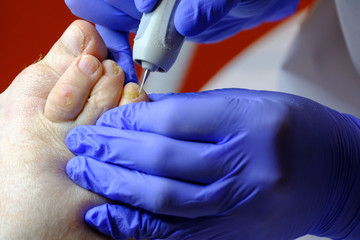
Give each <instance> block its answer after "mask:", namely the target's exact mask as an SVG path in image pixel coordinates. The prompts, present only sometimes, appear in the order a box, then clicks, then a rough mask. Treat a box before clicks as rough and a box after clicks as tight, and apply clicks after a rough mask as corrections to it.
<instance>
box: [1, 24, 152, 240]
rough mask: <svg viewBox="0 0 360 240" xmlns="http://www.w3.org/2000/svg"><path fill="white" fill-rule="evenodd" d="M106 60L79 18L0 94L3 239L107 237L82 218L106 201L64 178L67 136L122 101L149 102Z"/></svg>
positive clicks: (94, 36) (91, 30) (68, 155)
mask: <svg viewBox="0 0 360 240" xmlns="http://www.w3.org/2000/svg"><path fill="white" fill-rule="evenodd" d="M106 58H107V49H106V47H105V44H104V42H103V40H102V39H101V37H100V36H99V34H98V33H97V31H96V30H95V28H94V27H93V26H92V25H91V24H89V23H87V22H85V21H75V22H74V23H73V24H71V26H70V27H69V28H68V29H67V30H66V31H65V33H64V34H63V36H62V37H61V38H60V39H59V40H58V42H56V43H55V45H54V46H53V47H52V49H51V50H50V52H49V53H48V54H47V55H46V56H45V58H44V59H42V60H41V61H39V62H37V63H35V64H33V65H31V66H29V67H28V68H26V69H25V70H24V71H23V72H22V73H20V74H19V75H18V76H17V77H16V79H15V80H14V81H13V83H12V84H11V85H10V86H9V88H8V89H7V90H6V91H4V92H3V93H2V94H1V95H0V127H1V130H0V143H1V144H0V152H1V158H0V229H1V230H0V239H10V240H11V239H107V238H106V237H105V236H102V235H99V234H98V233H96V232H94V231H93V230H91V229H90V228H89V227H88V226H86V224H85V222H84V220H83V217H84V214H85V212H86V210H87V209H89V208H90V207H93V206H95V205H98V204H102V203H104V202H106V201H107V200H106V199H104V198H102V197H100V196H98V195H96V194H94V193H91V192H89V191H86V190H84V189H82V188H80V187H78V186H77V185H75V184H74V183H73V182H72V181H71V180H70V179H69V178H68V177H67V175H66V172H65V165H66V162H67V161H68V160H69V159H70V158H72V157H73V155H72V153H71V152H70V151H69V150H68V149H67V147H66V145H65V137H66V134H67V133H68V132H69V131H70V130H71V129H72V128H74V127H76V126H79V125H84V124H94V123H95V122H96V120H97V119H98V118H99V117H100V115H101V114H102V113H104V112H105V111H107V110H109V109H111V108H114V107H116V106H118V105H119V104H127V103H130V102H139V101H148V98H147V95H146V93H145V92H142V93H141V94H140V96H138V95H136V94H135V93H134V91H135V90H136V89H137V91H138V89H139V87H138V85H136V84H134V83H131V84H127V85H126V86H125V87H124V89H123V84H124V73H123V71H122V69H121V68H120V67H119V66H118V65H117V64H116V63H115V62H113V61H112V60H106ZM122 96H123V97H122Z"/></svg>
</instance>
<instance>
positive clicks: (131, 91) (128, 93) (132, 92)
mask: <svg viewBox="0 0 360 240" xmlns="http://www.w3.org/2000/svg"><path fill="white" fill-rule="evenodd" d="M124 97H125V98H126V99H128V100H135V99H137V98H138V97H139V89H138V88H136V87H132V86H131V87H129V88H126V89H125V90H124Z"/></svg>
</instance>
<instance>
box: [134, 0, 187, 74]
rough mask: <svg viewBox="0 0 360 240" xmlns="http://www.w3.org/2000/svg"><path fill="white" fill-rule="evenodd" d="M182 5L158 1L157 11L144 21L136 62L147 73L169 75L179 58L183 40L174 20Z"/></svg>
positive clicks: (172, 0) (176, 0) (137, 40)
mask: <svg viewBox="0 0 360 240" xmlns="http://www.w3.org/2000/svg"><path fill="white" fill-rule="evenodd" d="M180 1H181V0H159V1H158V3H157V5H156V6H155V9H154V10H153V11H152V12H150V13H144V14H143V16H142V18H141V22H140V25H139V30H138V32H137V34H136V36H135V39H134V46H133V59H134V61H135V62H136V63H137V64H139V65H140V66H142V68H143V69H145V70H147V72H167V71H169V69H170V68H171V67H172V66H173V64H174V63H175V61H176V59H177V57H178V55H179V52H180V50H181V47H182V45H183V43H184V36H182V35H181V34H179V32H178V31H177V30H176V28H175V24H174V16H175V11H176V8H177V6H178V4H179V2H180ZM145 75H148V74H145ZM144 80H146V79H144Z"/></svg>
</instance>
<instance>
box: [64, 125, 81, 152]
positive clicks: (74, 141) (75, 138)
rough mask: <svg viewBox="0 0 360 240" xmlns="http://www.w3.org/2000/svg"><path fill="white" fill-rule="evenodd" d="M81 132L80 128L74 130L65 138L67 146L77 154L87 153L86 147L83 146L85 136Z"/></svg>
mask: <svg viewBox="0 0 360 240" xmlns="http://www.w3.org/2000/svg"><path fill="white" fill-rule="evenodd" d="M79 130H80V129H79V128H75V129H72V130H71V131H70V132H69V133H68V135H67V136H66V138H65V143H66V146H67V147H68V148H69V150H70V151H72V152H73V153H75V154H80V153H84V152H85V147H84V146H83V144H81V143H82V142H83V141H84V136H83V134H81V132H80V131H79Z"/></svg>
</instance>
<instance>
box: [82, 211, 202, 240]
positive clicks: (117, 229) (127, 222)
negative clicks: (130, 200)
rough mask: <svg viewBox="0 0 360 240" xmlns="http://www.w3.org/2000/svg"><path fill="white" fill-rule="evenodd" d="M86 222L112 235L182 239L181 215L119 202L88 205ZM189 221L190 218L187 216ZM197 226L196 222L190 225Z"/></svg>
mask: <svg viewBox="0 0 360 240" xmlns="http://www.w3.org/2000/svg"><path fill="white" fill-rule="evenodd" d="M85 221H86V223H87V224H88V225H89V226H90V227H92V228H94V229H97V230H99V231H100V232H102V233H103V234H105V235H108V236H110V237H112V238H114V239H129V238H135V239H146V238H149V239H184V238H183V237H182V236H184V235H185V231H184V230H182V231H179V229H181V228H183V225H184V224H183V223H184V222H185V221H184V220H183V219H182V218H177V217H169V216H162V215H153V214H151V213H148V212H145V211H143V210H139V209H132V208H129V207H125V206H121V205H111V204H103V205H100V206H97V207H94V208H92V209H90V210H89V211H88V212H87V213H86V215H85ZM187 222H191V220H187ZM192 226H193V227H194V228H196V227H197V226H196V225H194V224H193V225H192Z"/></svg>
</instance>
